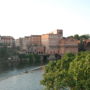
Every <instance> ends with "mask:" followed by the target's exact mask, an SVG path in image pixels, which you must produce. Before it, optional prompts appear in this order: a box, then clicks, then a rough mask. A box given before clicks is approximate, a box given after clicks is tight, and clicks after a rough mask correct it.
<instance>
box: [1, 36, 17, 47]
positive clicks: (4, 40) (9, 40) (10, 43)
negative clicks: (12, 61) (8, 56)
mask: <svg viewBox="0 0 90 90" xmlns="http://www.w3.org/2000/svg"><path fill="white" fill-rule="evenodd" d="M0 44H1V45H3V46H4V45H5V46H7V47H8V48H11V47H14V46H15V39H14V38H13V37H12V36H0Z"/></svg>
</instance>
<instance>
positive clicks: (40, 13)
mask: <svg viewBox="0 0 90 90" xmlns="http://www.w3.org/2000/svg"><path fill="white" fill-rule="evenodd" d="M56 29H63V33H64V35H63V36H70V35H75V34H79V35H82V34H90V0H0V35H1V36H3V35H5V36H7V35H9V36H13V37H14V38H19V37H24V36H30V35H36V34H37V35H39V34H45V33H49V32H51V31H53V30H56Z"/></svg>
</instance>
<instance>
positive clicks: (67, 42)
mask: <svg viewBox="0 0 90 90" xmlns="http://www.w3.org/2000/svg"><path fill="white" fill-rule="evenodd" d="M77 52H78V42H77V40H76V39H74V38H63V39H62V40H60V48H59V54H60V55H63V54H65V53H77Z"/></svg>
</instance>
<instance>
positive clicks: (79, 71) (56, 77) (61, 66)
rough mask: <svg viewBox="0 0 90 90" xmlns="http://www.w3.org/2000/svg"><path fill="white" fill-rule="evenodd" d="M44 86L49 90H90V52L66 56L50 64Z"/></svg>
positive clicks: (43, 82) (45, 74)
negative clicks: (68, 89) (64, 89)
mask: <svg viewBox="0 0 90 90" xmlns="http://www.w3.org/2000/svg"><path fill="white" fill-rule="evenodd" d="M41 84H42V85H45V86H46V89H47V90H60V88H67V87H69V88H70V89H71V90H90V52H80V53H78V54H76V55H73V54H66V55H64V56H63V58H62V59H61V60H58V61H54V62H49V64H48V65H47V66H46V67H45V73H44V79H43V80H42V81H41Z"/></svg>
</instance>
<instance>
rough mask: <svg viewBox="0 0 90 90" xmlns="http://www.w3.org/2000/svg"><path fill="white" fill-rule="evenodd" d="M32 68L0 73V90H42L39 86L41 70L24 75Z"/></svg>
mask: <svg viewBox="0 0 90 90" xmlns="http://www.w3.org/2000/svg"><path fill="white" fill-rule="evenodd" d="M32 68H34V67H28V68H24V69H14V70H9V71H6V72H3V73H0V90H43V86H42V85H40V80H41V79H42V74H43V70H35V71H31V72H28V73H25V71H26V70H31V69H32Z"/></svg>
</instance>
